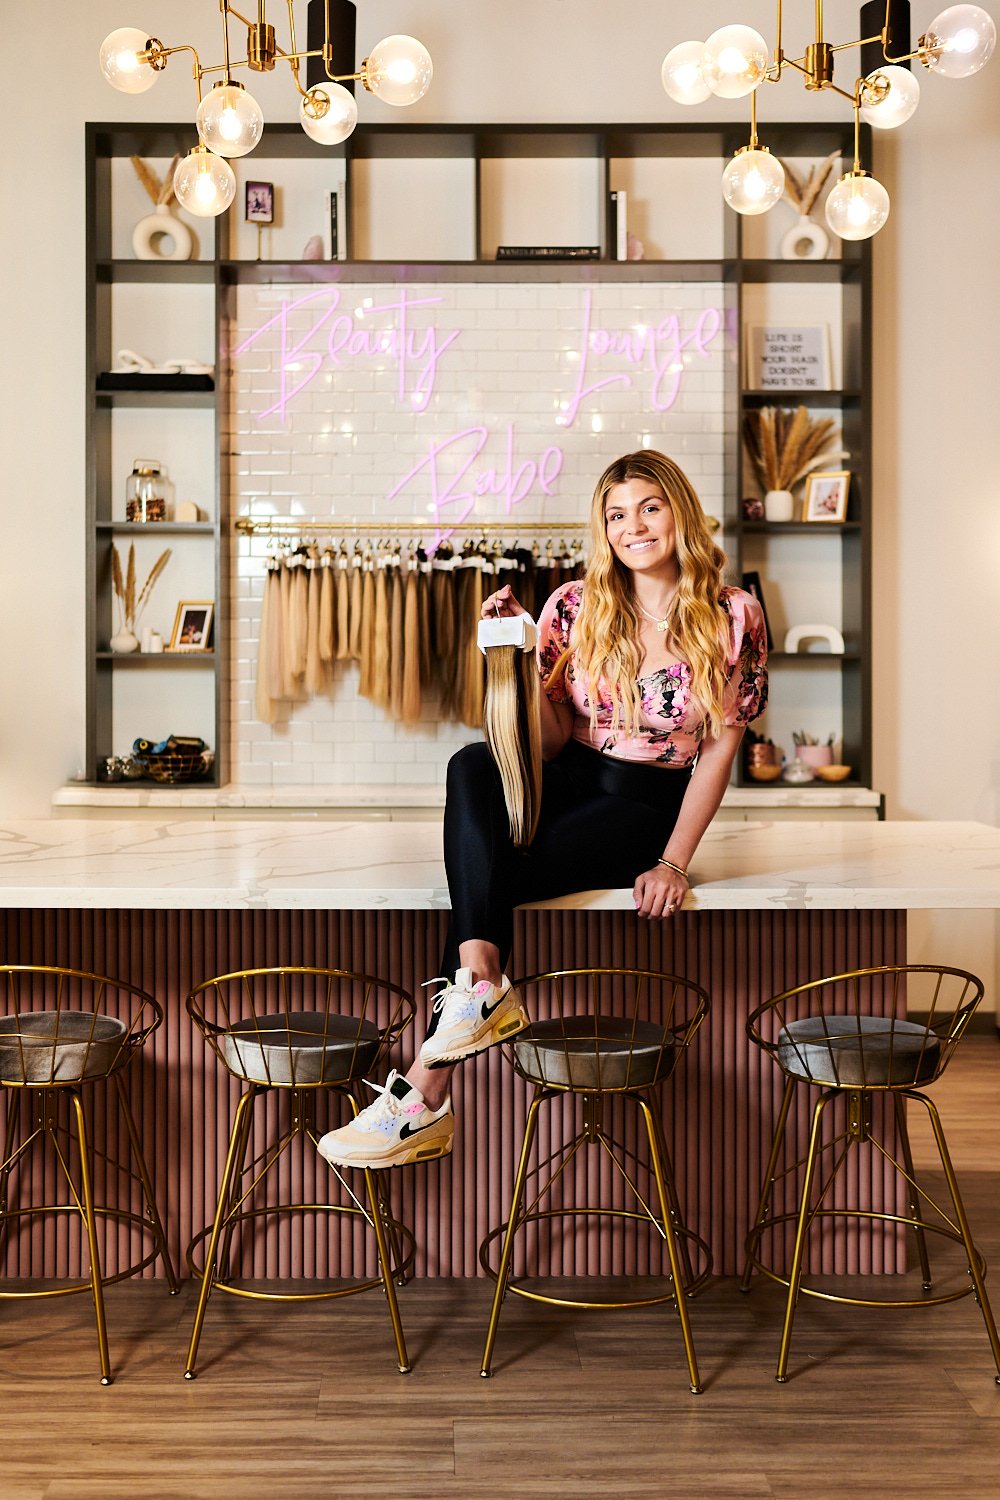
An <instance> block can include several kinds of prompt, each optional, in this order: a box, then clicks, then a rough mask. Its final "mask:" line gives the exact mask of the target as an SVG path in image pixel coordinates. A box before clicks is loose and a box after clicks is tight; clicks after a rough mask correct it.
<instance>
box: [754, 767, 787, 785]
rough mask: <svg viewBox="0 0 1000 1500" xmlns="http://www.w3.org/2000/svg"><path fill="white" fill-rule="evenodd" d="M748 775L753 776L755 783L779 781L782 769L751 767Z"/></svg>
mask: <svg viewBox="0 0 1000 1500" xmlns="http://www.w3.org/2000/svg"><path fill="white" fill-rule="evenodd" d="M748 775H750V776H752V777H753V779H754V781H777V779H778V777H779V776H780V775H781V767H780V766H751V767H750V768H749V771H748Z"/></svg>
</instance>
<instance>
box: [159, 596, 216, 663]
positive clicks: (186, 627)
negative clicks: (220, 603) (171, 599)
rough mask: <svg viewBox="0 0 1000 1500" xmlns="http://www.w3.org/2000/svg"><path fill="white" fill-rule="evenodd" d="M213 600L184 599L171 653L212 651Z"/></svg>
mask: <svg viewBox="0 0 1000 1500" xmlns="http://www.w3.org/2000/svg"><path fill="white" fill-rule="evenodd" d="M214 614H215V601H214V600H213V599H182V600H181V602H180V603H179V604H178V606H177V616H176V618H175V620H174V629H173V634H172V635H171V637H170V645H169V647H168V649H169V650H170V651H210V650H211V649H212V616H213V615H214Z"/></svg>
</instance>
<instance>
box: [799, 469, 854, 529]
mask: <svg viewBox="0 0 1000 1500" xmlns="http://www.w3.org/2000/svg"><path fill="white" fill-rule="evenodd" d="M850 488H851V475H850V470H848V469H834V470H830V471H829V472H827V473H822V474H821V473H816V474H810V475H809V477H808V479H807V480H806V498H805V505H804V508H803V512H802V519H803V521H846V520H847V497H848V494H849V493H850Z"/></svg>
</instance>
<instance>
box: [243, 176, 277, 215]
mask: <svg viewBox="0 0 1000 1500" xmlns="http://www.w3.org/2000/svg"><path fill="white" fill-rule="evenodd" d="M244 218H245V219H246V221H247V223H248V224H273V223H274V183H273V182H248V183H247V185H246V211H245V213H244Z"/></svg>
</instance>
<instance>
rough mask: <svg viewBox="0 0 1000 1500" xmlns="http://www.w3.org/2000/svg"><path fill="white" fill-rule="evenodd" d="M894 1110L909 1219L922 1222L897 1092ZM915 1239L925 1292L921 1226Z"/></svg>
mask: <svg viewBox="0 0 1000 1500" xmlns="http://www.w3.org/2000/svg"><path fill="white" fill-rule="evenodd" d="M892 1102H893V1105H894V1107H895V1111H896V1133H897V1135H898V1137H899V1154H900V1156H901V1157H902V1158H903V1171H904V1173H905V1174H906V1187H907V1199H906V1202H907V1212H908V1214H909V1216H910V1218H911V1219H914V1220H915V1221H916V1223H917V1224H918V1225H921V1224H922V1223H923V1219H922V1217H921V1213H920V1190H919V1188H918V1187H917V1179H916V1174H915V1173H914V1170H913V1153H912V1152H911V1150H910V1132H909V1131H908V1130H907V1128H906V1101H905V1099H903V1098H901V1097H900V1095H899V1094H894V1095H893V1099H892ZM913 1232H914V1234H915V1236H916V1240H917V1258H918V1259H919V1261H920V1280H921V1285H922V1286H923V1289H924V1291H925V1292H929V1291H930V1290H931V1286H932V1284H933V1283H932V1282H931V1262H930V1257H929V1256H928V1254H927V1236H926V1235H925V1234H924V1231H923V1229H922V1228H916V1229H914V1231H913Z"/></svg>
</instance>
